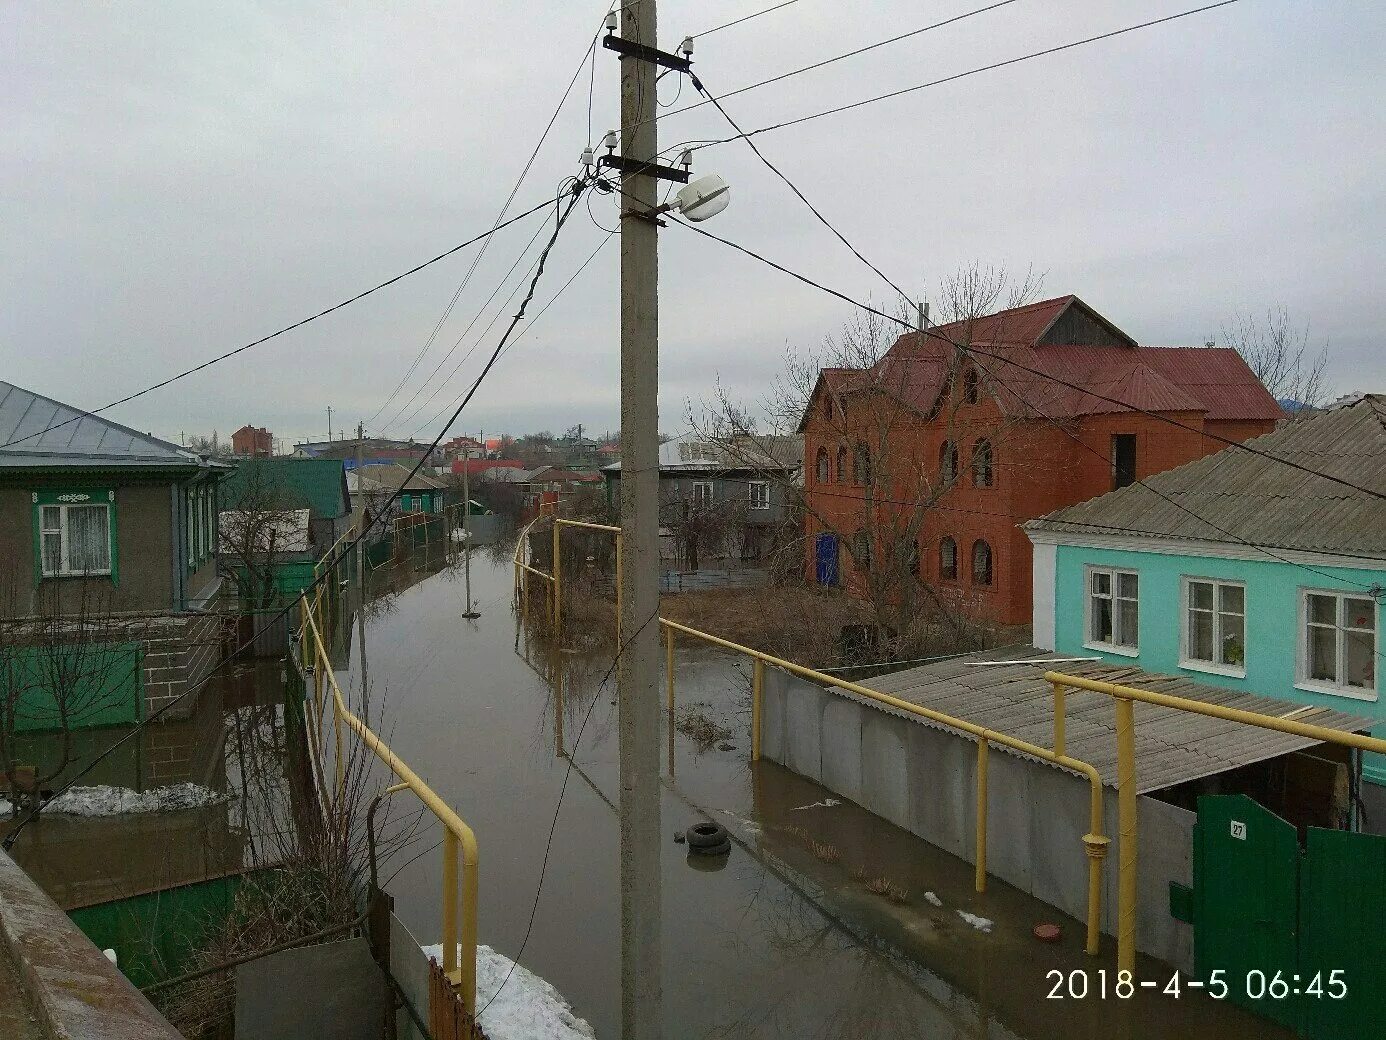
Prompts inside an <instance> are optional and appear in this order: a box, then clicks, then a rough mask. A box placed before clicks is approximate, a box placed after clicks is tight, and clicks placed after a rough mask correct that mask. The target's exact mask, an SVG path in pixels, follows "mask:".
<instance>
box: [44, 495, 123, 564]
mask: <svg viewBox="0 0 1386 1040" xmlns="http://www.w3.org/2000/svg"><path fill="white" fill-rule="evenodd" d="M30 500H31V503H32V506H33V536H34V583H35V584H36V585H37V584H38V583H39V582H42V581H43V580H45V579H61V578H109V579H110V580H111V584H113V585H114V584H116V583H117V581H118V578H119V574H120V558H119V553H118V552H117V540H116V532H117V530H118V527H117V518H116V500H115V491H114V490H113V489H111V488H66V489H61V490H54V491H34V492H31V493H30ZM98 510H100V511H104V514H105V516H104V518H102V519H98V518H97V512H96V511H98ZM79 518H80V519H79ZM103 521H104V524H105V529H106V531H105V534H106V538H105V541H106V558H105V560H104V561H102V560H100V558H99V557H98V558H97V560H96V561H95V562H96V563H97V564H98V565H97V566H91V565H90V564H89V563H88V564H84V565H83V566H80V567H77V566H74V565H73V564H74V553H75V552H78V551H80V548H79V545H78V542H79V539H80V538H81V537H82V532H81V530H80V528H82V527H86V529H87V532H86V533H87V536H88V538H90V537H91V530H92V525H93V524H99V523H102V522H103ZM90 549H91V546H90V545H89V546H88V551H90ZM101 563H104V564H105V565H104V566H100V564H101Z"/></svg>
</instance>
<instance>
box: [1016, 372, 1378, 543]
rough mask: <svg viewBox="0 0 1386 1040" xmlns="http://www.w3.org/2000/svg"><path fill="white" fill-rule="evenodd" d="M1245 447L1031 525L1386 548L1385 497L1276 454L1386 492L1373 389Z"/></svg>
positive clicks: (1069, 530) (1066, 530) (1061, 530)
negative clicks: (1296, 466) (1295, 465)
mask: <svg viewBox="0 0 1386 1040" xmlns="http://www.w3.org/2000/svg"><path fill="white" fill-rule="evenodd" d="M1247 445H1248V447H1253V448H1256V449H1257V450H1258V451H1261V452H1265V453H1267V454H1268V455H1270V456H1273V457H1272V458H1265V457H1262V456H1260V455H1253V454H1251V453H1250V452H1246V451H1242V450H1240V449H1238V448H1230V447H1229V448H1225V449H1223V450H1222V451H1220V452H1217V453H1216V454H1213V455H1209V456H1206V457H1205V458H1202V459H1198V460H1197V461H1194V462H1189V463H1185V464H1184V465H1182V466H1179V467H1176V468H1175V469H1171V470H1166V471H1165V472H1164V473H1159V474H1156V475H1155V476H1152V477H1147V478H1146V479H1145V481H1144V483H1145V484H1148V485H1149V488H1146V487H1145V486H1143V485H1142V484H1131V485H1129V486H1128V487H1124V488H1122V489H1120V490H1119V491H1112V492H1109V493H1108V494H1105V495H1101V496H1099V497H1097V498H1093V499H1089V500H1088V501H1087V502H1080V503H1078V504H1077V505H1072V506H1068V507H1066V508H1064V509H1059V510H1056V511H1055V512H1053V513H1050V514H1049V515H1048V516H1045V517H1041V518H1040V519H1038V520H1032V521H1030V522H1029V523H1027V524H1025V525H1024V526H1025V527H1026V528H1028V529H1031V530H1038V531H1052V532H1055V533H1057V534H1060V535H1062V534H1066V533H1067V534H1075V533H1093V534H1104V533H1106V534H1109V533H1111V531H1110V529H1111V528H1113V527H1115V528H1121V529H1123V530H1127V531H1131V532H1134V533H1136V534H1147V535H1154V536H1157V537H1161V538H1182V539H1192V540H1198V541H1209V542H1226V543H1230V544H1240V543H1244V542H1250V543H1253V544H1255V545H1265V546H1268V547H1270V548H1281V549H1302V550H1305V551H1308V552H1324V553H1338V554H1346V555H1357V554H1364V555H1380V554H1383V553H1386V510H1384V509H1383V507H1382V504H1381V500H1380V499H1377V498H1374V497H1372V496H1371V495H1367V494H1364V493H1363V492H1360V491H1354V490H1352V489H1351V488H1349V487H1345V486H1343V485H1342V484H1338V483H1335V482H1334V481H1332V480H1328V479H1326V478H1324V477H1320V476H1316V475H1314V474H1312V473H1305V472H1303V471H1302V470H1298V469H1293V468H1291V467H1290V466H1286V465H1283V464H1282V463H1280V462H1277V461H1275V459H1276V458H1281V459H1286V460H1288V461H1292V462H1296V463H1298V464H1300V465H1301V466H1306V467H1308V468H1310V469H1313V470H1317V471H1319V472H1321V473H1326V474H1329V475H1331V476H1334V477H1339V478H1342V479H1345V480H1350V481H1352V482H1353V483H1355V484H1360V485H1362V486H1363V487H1368V488H1377V489H1380V490H1382V491H1386V397H1383V396H1380V395H1366V396H1364V397H1362V398H1360V399H1357V400H1356V401H1354V402H1352V403H1349V404H1346V405H1343V406H1341V407H1335V408H1331V409H1329V410H1327V411H1324V412H1319V413H1317V414H1314V415H1309V416H1306V417H1304V418H1301V419H1296V420H1294V421H1293V422H1287V423H1284V424H1282V425H1281V426H1280V428H1279V429H1276V430H1274V431H1272V432H1271V433H1268V434H1265V435H1264V436H1261V437H1257V438H1255V439H1254V440H1250V441H1248V442H1247Z"/></svg>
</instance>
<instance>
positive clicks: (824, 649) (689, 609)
mask: <svg viewBox="0 0 1386 1040" xmlns="http://www.w3.org/2000/svg"><path fill="white" fill-rule="evenodd" d="M659 606H660V612H661V613H662V614H663V615H664V617H666V618H668V619H669V620H670V621H678V622H680V623H681V624H685V625H688V626H690V627H691V628H697V629H701V630H702V631H704V632H709V633H711V634H712V635H715V636H720V637H721V638H723V639H730V640H732V641H733V642H737V643H741V644H743V645H745V646H750V647H753V648H755V649H756V650H763V651H765V652H766V653H770V654H775V655H776V656H778V657H784V658H787V659H789V660H793V661H802V662H805V663H807V664H809V665H818V666H824V665H832V664H834V663H836V660H837V653H838V641H839V639H840V637H841V635H842V627H843V626H844V625H855V624H863V623H865V622H867V621H868V620H869V617H868V615H869V610H868V608H867V606H866V604H864V603H861V602H859V601H857V600H853V599H850V598H848V597H846V596H843V595H841V594H839V593H836V592H831V591H824V590H822V589H819V588H815V587H808V586H786V587H767V588H759V589H712V590H708V591H703V592H683V593H680V594H678V595H676V596H669V595H666V596H664V597H662V598H661V600H660V604H659Z"/></svg>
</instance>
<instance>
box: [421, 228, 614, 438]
mask: <svg viewBox="0 0 1386 1040" xmlns="http://www.w3.org/2000/svg"><path fill="white" fill-rule="evenodd" d="M599 226H600V225H599ZM613 234H615V232H610V231H609V232H607V237H605V238H603V239H602V240H601V242H599V243H598V244H597V248H596V249H594V250H592V252H591V253H589V254H588V255H587V259H586V260H584V261H583V262H582V263H581V264H579V265H578V269H577V270H576V271H574V272H573V273H572V274H571V275H570V276H569V278H568V280H567V281H566V282H564V283H563V285H562V286H561V287H560V288H559V290H558V291H557V292H555V293H554V294H553V295H552V296H550V297H549V300H548V302H547V303H545V304H544V306H543V307H541V308H540V309H539V312H538V313H537V314H535V315H534V317H533V318H531V319H530V320H529V321H528V322H527V323H526V324H525V327H524V328H523V329H521V330H520V334H519V335H518V336H516V337H515V338H514V339H512V340H511V341H510V342H509V343H507V344H506V346H505V350H503V351H502V352H501V357H502V358H504V357H505V355H506V354H509V353H510V351H511V350H513V349H514V348H515V346H516V344H518V343H519V342H520V340H522V339H524V338H525V335H526V334H527V333H528V332H529V330H530V329H532V328H533V327H534V323H535V322H537V321H538V320H539V319H540V318H542V317H543V316H544V312H545V311H547V310H548V309H549V308H550V307H552V306H553V305H554V304H555V303H557V302H558V298H559V297H560V296H562V295H563V294H564V293H565V292H567V291H568V287H569V286H570V285H572V284H573V282H575V281H577V277H578V275H580V274H582V272H583V271H584V270H585V269H586V267H587V265H588V264H590V263H591V262H592V261H593V260H595V259H596V256H597V254H598V253H600V252H601V251H602V248H603V247H604V246H605V245H606V244H607V243H608V242H610V241H611V236H612V235H613ZM449 407H451V406H449ZM446 410H447V409H446V408H445V409H444V410H443V411H446ZM441 415H442V412H439V413H438V414H436V415H434V416H433V418H432V419H430V420H429V421H428V422H427V423H425V424H424V425H423V426H421V427H419V430H422V429H425V428H427V426H428V425H429V424H431V423H433V422H435V421H437V419H438V418H439V416H441ZM414 432H415V433H418V432H419V431H418V430H415V431H414Z"/></svg>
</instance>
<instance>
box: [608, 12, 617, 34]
mask: <svg viewBox="0 0 1386 1040" xmlns="http://www.w3.org/2000/svg"><path fill="white" fill-rule="evenodd" d="M606 31H607V32H609V33H614V32H615V31H616V12H615V11H608V12H607V15H606Z"/></svg>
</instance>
